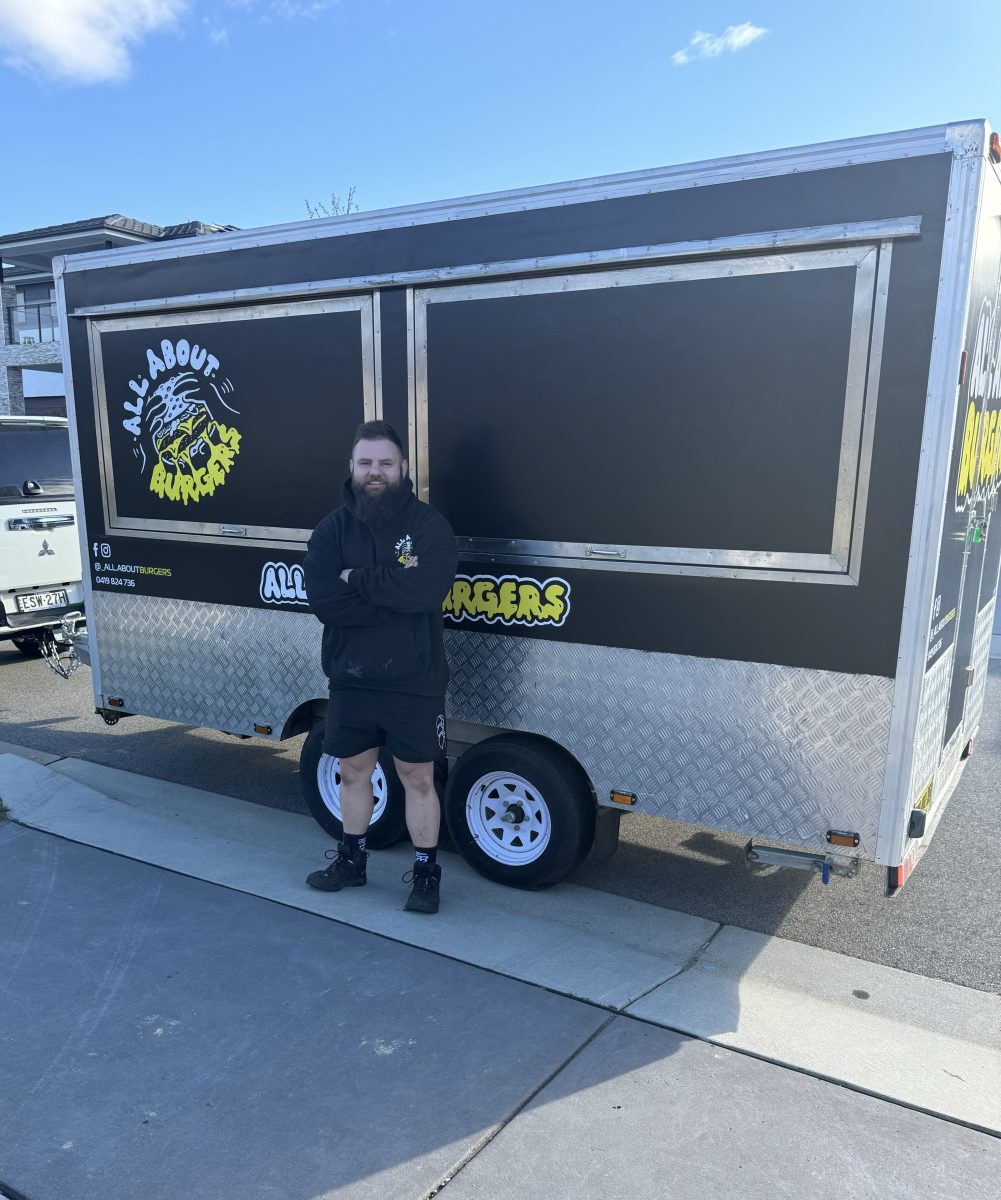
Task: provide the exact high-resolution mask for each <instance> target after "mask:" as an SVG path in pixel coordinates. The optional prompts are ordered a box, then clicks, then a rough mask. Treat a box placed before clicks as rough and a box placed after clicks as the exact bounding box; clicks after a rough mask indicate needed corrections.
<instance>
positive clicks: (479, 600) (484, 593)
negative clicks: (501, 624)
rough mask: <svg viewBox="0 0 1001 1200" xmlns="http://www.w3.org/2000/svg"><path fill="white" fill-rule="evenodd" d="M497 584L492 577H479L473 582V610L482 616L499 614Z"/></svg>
mask: <svg viewBox="0 0 1001 1200" xmlns="http://www.w3.org/2000/svg"><path fill="white" fill-rule="evenodd" d="M497 604H498V600H497V585H496V583H494V581H493V580H492V579H477V580H476V582H475V583H474V584H473V612H475V613H476V615H477V616H480V617H495V616H496V615H497Z"/></svg>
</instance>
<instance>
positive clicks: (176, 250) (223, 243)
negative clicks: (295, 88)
mask: <svg viewBox="0 0 1001 1200" xmlns="http://www.w3.org/2000/svg"><path fill="white" fill-rule="evenodd" d="M986 138H987V134H986V123H985V122H984V121H980V120H978V121H966V122H956V123H954V124H950V125H933V126H927V127H924V128H920V129H909V130H902V131H898V132H893V133H885V134H879V135H876V136H874V137H863V138H846V139H842V140H840V141H835V142H821V143H817V144H815V145H811V146H796V147H791V148H783V149H778V150H769V151H764V152H757V153H754V154H742V155H734V156H731V157H729V158H718V159H704V160H702V161H700V162H694V163H685V164H680V165H675V166H668V167H655V168H652V169H648V170H643V171H629V172H624V173H621V174H617V175H604V176H596V177H593V178H590V179H578V180H572V181H566V182H562V183H556V184H543V185H541V186H536V187H528V188H518V189H515V190H512V191H506V192H490V193H486V194H484V195H479V196H468V197H461V198H458V199H451V200H444V201H442V200H437V201H433V202H431V203H425V204H413V205H404V206H400V207H396V208H387V209H381V210H378V211H375V212H370V213H368V212H366V213H352V214H350V215H348V216H346V217H335V218H333V219H331V220H319V221H317V220H309V221H296V222H290V223H288V224H285V225H271V226H265V227H262V228H259V229H249V230H236V231H234V232H232V233H214V234H208V235H204V236H202V237H195V238H185V239H178V240H177V241H175V242H172V243H159V244H154V245H149V246H144V247H141V248H137V249H135V250H126V251H124V252H123V251H117V252H116V251H108V250H100V251H95V252H94V253H92V254H80V255H73V256H72V257H70V258H60V259H58V260H57V263H58V264H59V265H58V266H57V269H59V270H67V271H80V270H93V269H95V268H100V267H117V266H125V265H127V264H129V263H138V262H149V261H151V260H153V259H160V260H165V259H177V258H188V257H191V256H193V255H198V254H218V253H219V252H220V251H223V250H241V249H251V248H255V247H259V246H273V245H280V244H282V243H286V242H301V241H312V240H315V239H317V238H332V237H347V236H350V235H351V234H355V233H365V232H368V231H371V230H377V229H399V228H405V227H409V226H415V225H425V224H431V223H434V222H444V221H457V220H467V219H469V218H471V217H483V216H496V215H499V214H502V213H511V212H524V211H526V210H529V209H535V208H553V207H558V206H562V205H566V204H585V203H590V202H593V201H597V200H607V199H611V198H614V197H620V196H637V195H644V194H649V193H653V192H668V191H677V190H679V189H682V188H687V187H693V186H707V185H713V184H722V183H734V182H738V181H740V180H744V179H761V178H766V177H769V176H776V175H788V174H797V173H802V172H804V171H821V170H829V169H832V168H836V167H845V166H852V165H857V164H860V163H868V162H886V161H888V160H891V159H897V158H914V157H918V156H921V155H926V154H945V153H950V154H955V155H970V156H974V157H979V156H980V155H981V154H982V153H983V149H984V146H985V145H986Z"/></svg>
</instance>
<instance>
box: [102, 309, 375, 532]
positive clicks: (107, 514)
mask: <svg viewBox="0 0 1001 1200" xmlns="http://www.w3.org/2000/svg"><path fill="white" fill-rule="evenodd" d="M329 312H357V313H358V314H359V318H360V332H361V355H362V374H363V416H364V419H365V420H366V421H370V420H373V419H377V418H378V417H380V416H381V415H382V376H381V362H380V361H379V360H380V359H381V354H382V350H381V344H380V333H381V327H380V326H379V309H378V305H377V303H376V298H375V297H373V296H372V295H368V294H367V295H355V296H338V297H330V298H327V299H324V300H309V301H301V302H298V303H293V304H275V305H255V306H252V307H242V308H227V309H225V310H223V311H221V312H220V311H219V310H218V309H202V310H198V311H192V312H184V313H176V314H170V313H162V314H158V315H154V314H146V315H135V316H131V317H116V318H112V319H105V320H90V321H88V334H89V338H90V343H91V371H92V380H93V388H94V400H95V408H96V423H97V428H98V449H99V454H100V457H101V467H102V494H103V502H104V519H105V528H106V529H107V530H108V532H109V534H110V533H117V534H119V535H126V536H127V535H129V534H133V533H134V534H135V535H137V536H139V535H141V536H143V537H154V536H158V535H159V536H168V535H175V536H179V537H180V538H181V539H182V540H184V541H202V542H205V541H207V542H216V541H218V540H219V538H220V537H227V536H233V534H232V527H231V526H227V527H224V526H222V525H220V524H219V523H217V522H214V521H175V520H169V519H166V518H164V519H161V520H156V519H151V518H149V517H126V516H122V515H121V514H120V513H119V512H118V506H117V501H116V492H115V475H114V462H113V459H112V454H111V425H110V417H109V413H108V397H107V391H106V386H105V379H104V361H103V354H102V346H101V337H102V335H103V334H105V333H115V332H119V331H121V330H136V329H160V328H164V327H167V326H171V327H173V326H178V325H180V326H188V325H205V324H215V323H216V322H218V321H236V320H247V319H268V318H272V317H295V316H303V315H307V314H316V313H329ZM312 532H313V531H312V530H311V529H298V528H296V529H285V528H280V527H276V526H267V525H248V526H246V527H245V530H244V533H243V534H241V535H240V536H241V537H246V539H247V544H250V545H256V544H263V545H271V544H274V543H282V544H288V543H291V544H292V545H294V546H298V545H304V544H305V543H306V542H307V541H308V539H309V536H310V534H311V533H312Z"/></svg>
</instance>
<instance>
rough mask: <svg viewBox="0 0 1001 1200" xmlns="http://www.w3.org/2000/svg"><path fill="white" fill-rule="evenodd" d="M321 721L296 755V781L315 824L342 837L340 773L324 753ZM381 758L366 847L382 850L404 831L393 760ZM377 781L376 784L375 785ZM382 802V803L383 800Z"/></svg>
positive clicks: (335, 835)
mask: <svg viewBox="0 0 1001 1200" xmlns="http://www.w3.org/2000/svg"><path fill="white" fill-rule="evenodd" d="M323 734H324V725H323V722H322V721H321V722H319V723H318V724H316V725H314V726H313V728H312V729H311V730H310V731H309V733H308V734H307V735H306V740H305V741H304V742H303V744H302V750H300V752H299V782H300V783H301V785H302V795H303V799H304V800H305V801H306V807H307V808H308V809H309V811H310V814H311V816H312V817H313V819H314V820H315V821H316V823H317V824H318V825H319V826H320V828H321V829H323V830H324V831H325V832H327V833H329V834H330V836H331V837H332V838H337V839H338V840H339V839H340V838H341V837H343V836H344V827H343V825H342V824H341V819H340V803H339V795H340V772H339V771H338V765H339V764H338V760H337V759H336V758H330V756H329V755H325V754H324V753H323ZM385 757H386V762H383V761H382V758H381V757H380V761H379V768H377V770H376V774H375V775H374V776H373V786H374V787H375V789H376V793H377V796H376V811H375V814H374V815H373V818H372V824H371V825H370V826H369V827H368V845H369V846H370V847H371V848H372V849H373V850H384V849H385V848H386V847H387V846H392V845H393V844H394V843H395V842H398V841H399V840H400V838H401V836H402V835H403V831H404V829H405V828H406V810H405V807H404V795H403V785H402V784H401V783H400V780H399V778H398V777H397V774H396V771H395V770H394V769H393V760H392V758H391V757H390V756H389V755H386V756H385ZM376 781H377V782H376ZM383 800H384V801H385V802H384V803H383V802H382V801H383Z"/></svg>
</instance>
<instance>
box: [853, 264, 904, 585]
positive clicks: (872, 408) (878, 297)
mask: <svg viewBox="0 0 1001 1200" xmlns="http://www.w3.org/2000/svg"><path fill="white" fill-rule="evenodd" d="M892 250H893V246H892V243H890V242H882V243H880V247H879V266H878V267H877V268H876V293H875V297H874V299H873V306H872V331H871V333H870V336H869V353H868V360H869V362H868V376H867V378H866V384H865V413H864V416H863V418H862V439H861V444H860V446H859V465H858V479H857V483H856V490H855V521H854V524H853V527H852V541H851V554H850V556H849V559H848V573H849V574H850V575H852V576H854V577H855V578H856V579H858V578H859V575H860V573H861V570H862V542H863V539H864V536H865V518H866V510H867V508H868V506H869V479H870V475H871V473H872V447H873V439H874V438H875V434H876V404H877V402H878V400H879V377H880V373H881V371H882V366H883V334H884V331H885V329H886V302H887V297H888V296H889V292H890V255H891V251H892Z"/></svg>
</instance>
